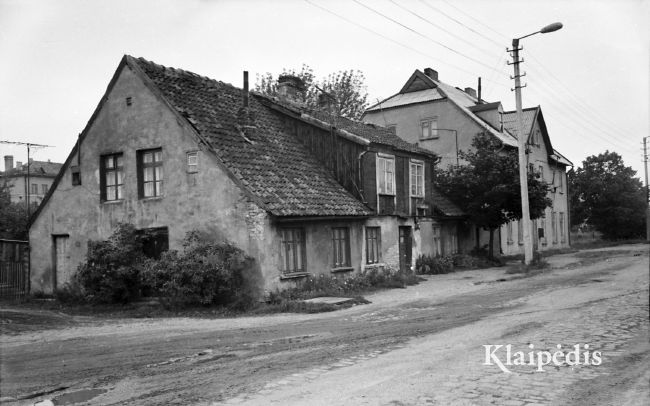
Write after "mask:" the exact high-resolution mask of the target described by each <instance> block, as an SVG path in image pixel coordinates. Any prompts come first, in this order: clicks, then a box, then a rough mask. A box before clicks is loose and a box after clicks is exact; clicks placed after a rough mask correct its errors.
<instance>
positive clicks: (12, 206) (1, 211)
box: [0, 182, 38, 240]
mask: <svg viewBox="0 0 650 406" xmlns="http://www.w3.org/2000/svg"><path fill="white" fill-rule="evenodd" d="M36 207H38V205H36V204H33V205H32V213H33V212H34V210H35V209H36ZM28 237H29V236H28V232H27V205H26V204H25V203H12V202H11V193H10V186H9V185H8V184H7V183H5V182H0V238H5V239H8V240H27V238H28Z"/></svg>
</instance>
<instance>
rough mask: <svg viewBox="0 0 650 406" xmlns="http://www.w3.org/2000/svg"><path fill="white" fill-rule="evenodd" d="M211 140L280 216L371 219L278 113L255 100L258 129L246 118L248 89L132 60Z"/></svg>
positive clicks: (215, 149) (251, 107)
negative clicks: (245, 92)
mask: <svg viewBox="0 0 650 406" xmlns="http://www.w3.org/2000/svg"><path fill="white" fill-rule="evenodd" d="M126 58H127V63H129V64H130V65H131V66H137V68H138V69H140V70H142V72H144V74H145V75H146V76H147V77H148V78H149V79H150V80H151V81H152V82H153V83H154V84H155V86H156V87H157V88H158V89H159V90H160V92H161V93H162V95H163V97H164V98H165V99H166V100H167V101H168V102H169V103H170V104H171V105H172V106H173V107H174V108H175V109H176V110H177V111H178V112H179V113H180V114H181V115H183V116H185V117H186V118H187V119H188V121H189V122H190V123H191V124H192V125H193V127H194V128H195V129H196V130H197V132H198V133H199V136H200V137H201V138H203V139H204V140H206V141H207V143H208V144H209V147H210V149H211V151H212V152H213V153H214V154H215V155H216V156H217V157H218V158H219V159H220V160H221V161H222V162H223V163H224V165H225V166H226V167H227V168H228V170H230V171H231V173H232V174H233V175H234V176H235V177H236V178H237V179H238V180H239V181H240V182H241V184H242V185H243V186H244V187H245V188H246V189H247V190H248V191H249V192H250V193H252V195H254V196H255V197H256V198H257V201H258V203H260V204H261V205H262V206H263V207H264V208H265V209H266V210H268V211H269V212H270V213H272V214H274V215H276V216H365V215H370V214H372V211H371V210H370V209H369V208H368V207H366V206H365V205H364V204H363V203H361V202H360V201H358V200H357V199H356V198H355V197H354V196H352V195H351V194H350V193H349V192H348V191H346V190H345V189H344V188H343V187H342V186H341V185H340V184H339V183H338V182H337V181H336V180H335V179H334V178H333V177H332V175H331V174H330V173H329V172H327V170H326V169H325V168H324V167H323V166H322V165H321V164H319V163H318V162H317V160H316V159H315V157H314V156H312V155H311V154H310V153H309V151H308V150H307V149H306V148H305V147H304V146H303V145H302V144H301V143H300V142H299V140H297V139H296V138H295V137H294V136H293V135H291V134H289V133H288V132H287V131H285V130H284V128H283V124H282V121H281V119H280V117H279V114H280V113H278V112H276V111H274V110H272V109H270V108H269V107H267V106H265V105H264V104H263V103H261V102H260V101H259V100H258V99H257V97H255V96H253V97H250V99H249V100H250V102H249V111H248V112H244V113H243V114H244V115H245V114H249V115H250V116H252V117H254V120H253V124H254V125H255V126H256V130H255V131H245V130H246V129H244V128H242V124H245V121H242V120H241V115H242V105H243V104H242V90H241V89H238V88H236V87H234V86H232V85H229V84H226V83H223V82H219V81H216V80H213V79H209V78H206V77H203V76H199V75H196V74H193V73H191V72H187V71H183V70H180V69H173V68H166V67H164V66H161V65H157V64H155V63H153V62H149V61H147V60H145V59H142V58H138V59H136V58H133V57H129V56H127V57H126Z"/></svg>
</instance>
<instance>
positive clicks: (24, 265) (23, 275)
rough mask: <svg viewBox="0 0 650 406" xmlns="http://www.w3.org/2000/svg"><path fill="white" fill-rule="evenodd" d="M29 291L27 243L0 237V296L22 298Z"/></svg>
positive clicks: (12, 298) (3, 297)
mask: <svg viewBox="0 0 650 406" xmlns="http://www.w3.org/2000/svg"><path fill="white" fill-rule="evenodd" d="M28 293H29V243H28V242H27V241H16V240H2V239H0V298H2V299H11V300H22V299H24V298H25V297H26V296H27V294H28Z"/></svg>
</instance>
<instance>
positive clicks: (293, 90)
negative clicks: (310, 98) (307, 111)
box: [278, 74, 305, 103]
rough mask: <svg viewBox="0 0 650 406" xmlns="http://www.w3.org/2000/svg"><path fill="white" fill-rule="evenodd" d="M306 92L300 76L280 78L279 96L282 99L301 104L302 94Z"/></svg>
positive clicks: (282, 76) (287, 75)
mask: <svg viewBox="0 0 650 406" xmlns="http://www.w3.org/2000/svg"><path fill="white" fill-rule="evenodd" d="M304 90H305V83H304V82H303V81H302V79H300V78H299V77H298V76H294V75H290V74H284V75H280V77H278V96H280V98H281V99H284V100H289V101H292V102H294V103H295V102H298V103H300V96H299V94H300V92H302V91H304Z"/></svg>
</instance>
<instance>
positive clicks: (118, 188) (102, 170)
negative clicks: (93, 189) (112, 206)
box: [99, 152, 124, 202]
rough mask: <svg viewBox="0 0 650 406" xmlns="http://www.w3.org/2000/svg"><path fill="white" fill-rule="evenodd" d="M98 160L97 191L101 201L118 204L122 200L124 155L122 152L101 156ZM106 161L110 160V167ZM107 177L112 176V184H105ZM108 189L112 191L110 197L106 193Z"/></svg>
mask: <svg viewBox="0 0 650 406" xmlns="http://www.w3.org/2000/svg"><path fill="white" fill-rule="evenodd" d="M99 159H100V162H99V180H100V185H99V189H100V199H101V201H102V202H119V201H122V200H124V154H123V153H122V152H114V153H110V154H102V155H100V158H99ZM107 159H110V160H111V166H110V167H109V166H108V165H107ZM120 161H121V164H120ZM109 175H112V181H113V183H112V184H108V183H107V182H106V180H107V177H108V176H109ZM120 180H121V183H120ZM109 188H111V189H112V190H113V193H112V195H111V196H109V193H108V190H109Z"/></svg>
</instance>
